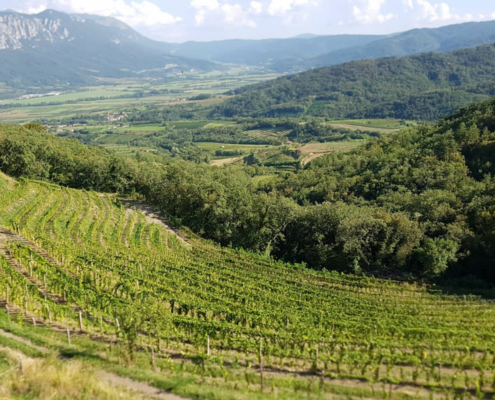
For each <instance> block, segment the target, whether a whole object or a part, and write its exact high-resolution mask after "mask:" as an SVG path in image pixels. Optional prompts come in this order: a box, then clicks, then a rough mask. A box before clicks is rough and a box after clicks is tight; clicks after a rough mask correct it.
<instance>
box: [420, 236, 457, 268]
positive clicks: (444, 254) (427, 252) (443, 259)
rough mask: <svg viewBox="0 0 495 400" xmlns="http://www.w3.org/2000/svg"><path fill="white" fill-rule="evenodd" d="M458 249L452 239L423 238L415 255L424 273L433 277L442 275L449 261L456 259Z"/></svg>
mask: <svg viewBox="0 0 495 400" xmlns="http://www.w3.org/2000/svg"><path fill="white" fill-rule="evenodd" d="M458 250H459V244H458V243H456V242H454V241H453V240H450V239H441V238H435V239H430V238H425V240H424V243H423V244H422V246H421V248H420V249H418V251H417V257H418V260H419V261H420V263H421V265H422V266H423V272H424V273H425V275H427V276H430V277H435V276H439V275H442V274H443V273H444V272H445V271H446V270H447V268H448V267H449V264H450V263H452V262H454V261H457V251H458Z"/></svg>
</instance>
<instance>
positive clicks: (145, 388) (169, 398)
mask: <svg viewBox="0 0 495 400" xmlns="http://www.w3.org/2000/svg"><path fill="white" fill-rule="evenodd" d="M97 375H98V377H99V378H100V379H102V380H104V381H106V382H108V383H111V384H113V385H117V386H124V387H125V388H126V389H129V390H131V391H134V392H138V393H141V394H144V395H146V396H150V397H151V398H155V399H165V400H185V399H184V398H183V397H180V396H177V395H175V394H173V393H167V392H164V391H162V390H160V389H157V388H155V387H153V386H151V385H148V384H147V383H144V382H138V381H135V380H132V379H130V378H124V377H122V376H119V375H116V374H112V373H110V372H107V371H100V372H98V374H97Z"/></svg>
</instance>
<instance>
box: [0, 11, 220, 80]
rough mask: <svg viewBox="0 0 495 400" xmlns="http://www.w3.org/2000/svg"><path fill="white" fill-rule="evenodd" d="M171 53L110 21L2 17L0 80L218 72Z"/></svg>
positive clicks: (47, 14) (49, 15) (47, 15)
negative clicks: (198, 71)
mask: <svg viewBox="0 0 495 400" xmlns="http://www.w3.org/2000/svg"><path fill="white" fill-rule="evenodd" d="M170 51H171V46H169V45H167V44H165V43H160V42H155V41H153V40H150V39H147V38H145V37H144V36H142V35H140V34H139V33H137V32H136V31H134V30H133V29H132V28H130V27H129V26H127V25H126V24H124V23H122V22H120V21H118V20H116V19H113V18H105V17H98V16H91V15H68V14H65V13H61V12H57V11H53V10H48V11H44V12H43V13H40V14H37V15H25V14H19V13H16V12H12V11H6V12H1V13H0V81H4V82H6V83H7V84H8V85H10V86H16V87H26V86H53V85H82V84H90V83H97V82H98V79H100V78H121V77H136V76H160V75H163V74H164V73H166V72H170V71H174V70H176V71H181V70H190V69H201V70H212V69H215V68H218V66H216V65H215V64H213V63H211V62H208V61H204V60H201V61H199V60H190V59H186V58H182V57H178V56H173V55H170Z"/></svg>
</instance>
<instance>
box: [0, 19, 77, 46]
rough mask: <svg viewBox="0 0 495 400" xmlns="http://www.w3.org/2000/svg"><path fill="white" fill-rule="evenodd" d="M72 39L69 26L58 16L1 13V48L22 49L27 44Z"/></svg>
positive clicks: (32, 44)
mask: <svg viewBox="0 0 495 400" xmlns="http://www.w3.org/2000/svg"><path fill="white" fill-rule="evenodd" d="M72 39H73V38H71V35H70V32H69V30H68V29H67V27H65V26H64V25H63V23H62V20H61V19H60V18H57V17H56V16H54V17H50V16H49V15H40V16H29V15H22V14H16V13H2V14H0V50H7V49H9V50H21V49H23V48H24V47H26V46H29V47H36V46H39V45H40V44H42V43H46V42H48V43H54V42H56V41H59V40H68V41H70V40H72Z"/></svg>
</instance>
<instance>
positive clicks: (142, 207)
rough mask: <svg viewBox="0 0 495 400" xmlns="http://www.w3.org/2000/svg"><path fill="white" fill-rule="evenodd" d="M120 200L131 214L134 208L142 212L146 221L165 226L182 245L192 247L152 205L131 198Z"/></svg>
mask: <svg viewBox="0 0 495 400" xmlns="http://www.w3.org/2000/svg"><path fill="white" fill-rule="evenodd" d="M121 202H122V204H123V205H124V207H125V208H126V211H127V212H128V213H129V214H131V215H132V213H133V212H134V209H136V211H138V212H140V213H143V214H144V216H145V217H146V221H147V222H148V223H150V224H157V225H160V226H161V227H162V228H165V230H166V231H167V232H168V233H170V234H172V235H174V236H176V237H177V238H178V239H179V240H180V241H181V242H182V244H183V245H184V246H186V247H188V248H192V246H191V244H190V243H189V242H188V241H187V240H186V238H184V237H183V236H181V234H180V233H179V232H178V231H177V230H175V229H173V228H172V227H170V225H168V222H167V220H166V219H165V218H164V217H163V216H161V215H160V214H158V213H157V212H156V211H155V210H154V209H153V208H152V207H150V206H148V205H146V204H143V203H140V202H138V201H133V200H121Z"/></svg>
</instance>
